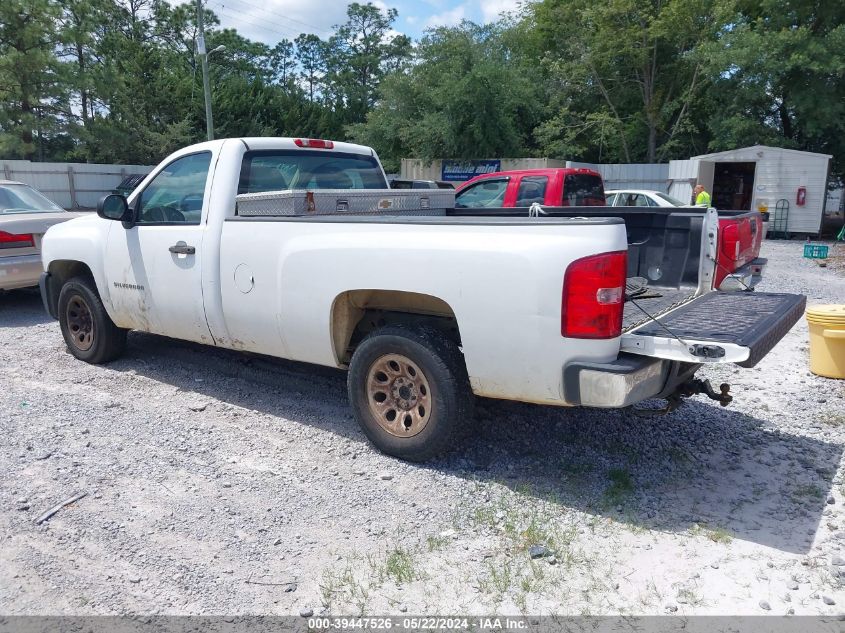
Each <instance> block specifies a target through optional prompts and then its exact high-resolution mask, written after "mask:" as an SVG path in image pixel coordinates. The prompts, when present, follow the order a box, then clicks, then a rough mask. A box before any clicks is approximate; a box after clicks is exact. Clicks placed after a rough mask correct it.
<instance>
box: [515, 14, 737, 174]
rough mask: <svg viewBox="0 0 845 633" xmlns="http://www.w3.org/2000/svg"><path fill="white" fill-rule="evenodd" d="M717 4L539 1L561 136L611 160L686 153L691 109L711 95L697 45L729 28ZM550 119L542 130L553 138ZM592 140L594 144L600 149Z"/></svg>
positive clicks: (548, 138)
mask: <svg viewBox="0 0 845 633" xmlns="http://www.w3.org/2000/svg"><path fill="white" fill-rule="evenodd" d="M724 13H725V8H724V6H723V4H721V3H720V2H719V1H718V0H644V1H638V0H608V1H607V2H592V1H591V0H544V1H543V2H540V3H538V4H536V5H534V6H533V7H532V19H533V20H534V21H535V23H536V28H537V31H538V33H539V37H540V43H541V45H542V46H543V48H544V50H545V51H547V55H546V60H547V68H548V70H549V72H550V75H551V78H552V80H553V82H554V85H555V87H556V88H557V94H555V95H553V97H552V99H551V103H552V105H553V108H554V109H557V110H559V114H557V115H553V116H552V119H553V120H554V125H557V126H558V127H559V128H560V129H561V131H562V134H561V136H560V137H559V138H558V139H556V140H557V141H558V142H559V143H562V145H561V147H565V146H566V145H567V143H574V144H576V146H579V145H580V147H587V146H590V145H594V144H593V143H591V141H590V138H591V137H592V138H594V139H601V140H600V143H601V145H600V147H601V148H604V145H605V144H607V147H606V148H604V149H605V155H607V154H610V156H608V158H611V159H617V160H618V159H621V160H623V161H624V162H632V161H636V160H645V161H647V162H655V161H657V160H664V159H665V158H667V157H671V156H674V155H675V154H679V155H682V154H683V153H684V151H685V147H684V144H683V143H680V144H679V143H678V142H677V141H678V135H679V134H680V133H683V132H685V131H688V129H687V124H688V123H689V120H688V119H687V116H688V114H689V110H690V105H691V104H692V103H693V102H694V101H695V100H696V99H698V98H700V97H701V95H702V94H703V92H704V82H703V80H702V79H703V78H702V68H701V65H702V62H701V59H700V55H699V51H700V49H701V47H702V45H703V44H704V43H706V42H710V41H713V40H715V38H716V34H717V32H718V31H719V30H720V29H721V28H722V27H723V25H724V24H725V22H724V19H723V15H724ZM551 131H552V130H551V129H550V128H549V126H548V125H547V126H546V127H545V128H541V129H540V130H539V134H540V136H541V137H542V138H543V140H544V141H545V143H546V144H548V143H550V142H552V141H554V140H555V139H554V138H553V134H550V132H551ZM594 146H595V145H594Z"/></svg>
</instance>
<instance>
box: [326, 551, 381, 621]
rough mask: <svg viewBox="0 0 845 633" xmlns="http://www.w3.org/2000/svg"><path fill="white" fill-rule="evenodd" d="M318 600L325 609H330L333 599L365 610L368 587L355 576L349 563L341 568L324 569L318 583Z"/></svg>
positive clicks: (367, 599) (362, 610) (367, 600)
mask: <svg viewBox="0 0 845 633" xmlns="http://www.w3.org/2000/svg"><path fill="white" fill-rule="evenodd" d="M318 588H319V590H320V601H321V602H322V603H323V606H324V607H325V608H326V609H331V607H332V604H334V602H335V600H340V601H341V602H343V603H352V604H355V605H356V606H357V607H358V609H359V611H360V612H361V613H363V612H364V611H366V607H367V604H368V602H369V594H370V592H369V589H368V587H367V586H366V585H365V584H364V582H362V581H360V580H359V579H358V578H357V577H356V576H355V571H354V569H353V567H352V564H351V563H347V564H346V566H344V568H343V569H340V570H333V569H326V570H324V571H323V575H322V577H321V579H320V582H319V583H318Z"/></svg>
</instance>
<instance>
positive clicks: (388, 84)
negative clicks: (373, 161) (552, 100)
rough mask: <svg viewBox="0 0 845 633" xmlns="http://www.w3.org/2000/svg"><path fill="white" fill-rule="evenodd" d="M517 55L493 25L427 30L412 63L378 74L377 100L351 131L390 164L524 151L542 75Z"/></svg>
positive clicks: (537, 107)
mask: <svg viewBox="0 0 845 633" xmlns="http://www.w3.org/2000/svg"><path fill="white" fill-rule="evenodd" d="M517 57H518V55H517V53H516V51H514V50H513V49H512V48H510V47H509V46H508V45H507V42H506V39H505V38H504V37H503V33H502V30H501V29H500V28H499V27H481V26H477V25H475V24H472V23H470V22H464V23H463V24H461V25H460V26H458V27H453V28H446V27H443V28H439V29H435V30H433V31H430V32H429V33H428V35H427V36H426V37H424V38H423V40H422V41H421V42H420V44H419V46H418V47H417V50H416V63H415V64H414V65H412V66H411V67H410V68H409V69H408V70H407V71H406V72H397V73H394V74H393V75H391V76H389V77H387V78H385V80H384V81H383V82H382V84H381V88H380V92H381V100H380V102H379V104H378V105H377V106H376V107H375V108H374V109H373V110H372V111H371V112H370V114H369V116H368V118H367V122H366V124H364V125H355V126H351V127H350V128H349V132H350V135H351V136H352V137H353V138H355V139H356V140H359V141H362V142H365V143H368V144H372V145H374V146H376V147H377V148H378V150H379V152H380V155H381V156H382V158H383V159H386V160H387V162H388V167H390V168H395V166H396V164H397V161H398V159H399V158H401V157H403V156H419V157H422V158H426V159H431V158H435V157H441V156H442V157H450V158H471V157H479V156H514V155H520V154H524V153H530V152H532V151H533V147H532V138H531V133H532V130H533V128H534V126H535V125H536V124H537V122H538V121H539V113H540V109H541V102H540V98H541V90H540V85H541V83H540V81H539V80H538V79H537V73H534V72H532V68H531V65H530V64H528V63H527V60H520V59H518V58H517Z"/></svg>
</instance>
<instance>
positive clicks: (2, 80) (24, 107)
mask: <svg viewBox="0 0 845 633" xmlns="http://www.w3.org/2000/svg"><path fill="white" fill-rule="evenodd" d="M58 18H59V10H58V6H57V5H56V4H55V3H53V2H50V1H49V0H3V2H0V103H2V104H3V106H2V108H0V152H2V154H3V155H7V156H21V157H23V158H36V157H37V153H36V149H37V143H38V140H39V139H40V138H41V137H42V136H49V135H51V134H53V133H55V132H56V130H57V128H58V125H57V123H58V121H59V119H60V118H61V117H62V116H64V115H66V114H67V111H68V104H67V102H66V101H65V100H64V99H63V96H64V95H63V94H62V90H61V86H62V82H63V79H64V77H63V73H62V68H61V65H60V64H59V63H58V60H57V59H56V57H55V54H54V52H53V49H54V48H55V47H56V45H57V44H58V36H57V34H56V32H57V26H58Z"/></svg>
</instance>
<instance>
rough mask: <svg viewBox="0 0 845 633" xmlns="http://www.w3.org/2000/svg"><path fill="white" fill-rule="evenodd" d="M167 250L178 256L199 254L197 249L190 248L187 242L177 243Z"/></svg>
mask: <svg viewBox="0 0 845 633" xmlns="http://www.w3.org/2000/svg"><path fill="white" fill-rule="evenodd" d="M167 250H169V251H170V252H171V253H175V254H176V255H193V254H194V253H196V252H197V249H196V248H195V247H194V246H188V245H187V244H185V242H176V243H175V244H174V245H173V246H171V247H170V248H168V249H167Z"/></svg>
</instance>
